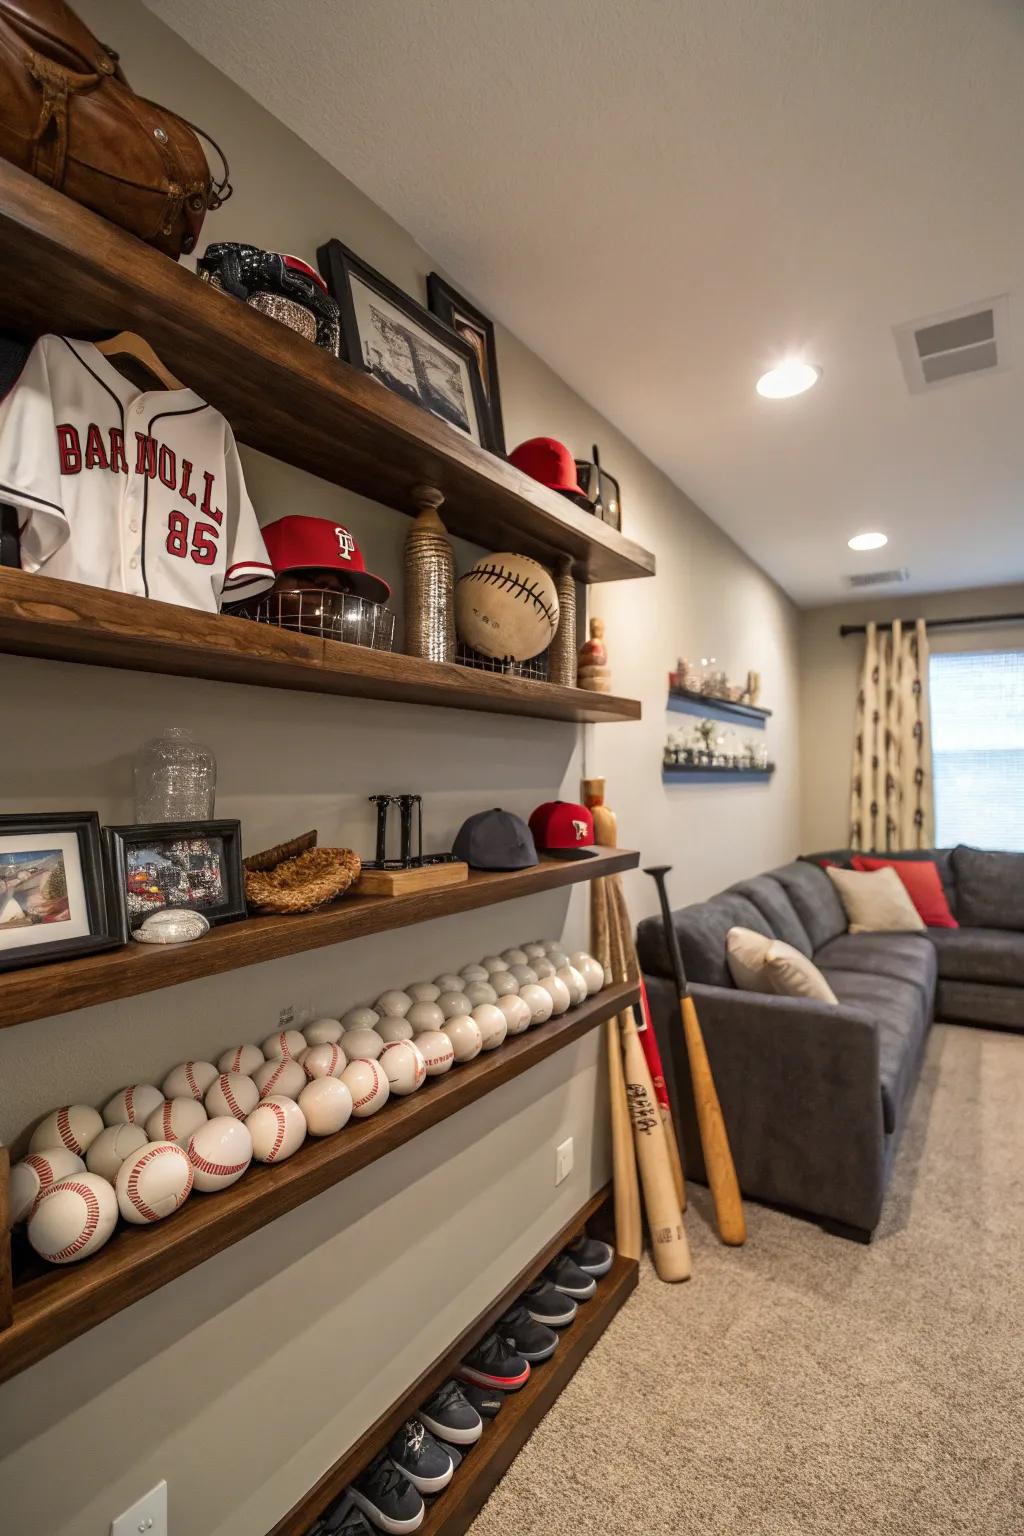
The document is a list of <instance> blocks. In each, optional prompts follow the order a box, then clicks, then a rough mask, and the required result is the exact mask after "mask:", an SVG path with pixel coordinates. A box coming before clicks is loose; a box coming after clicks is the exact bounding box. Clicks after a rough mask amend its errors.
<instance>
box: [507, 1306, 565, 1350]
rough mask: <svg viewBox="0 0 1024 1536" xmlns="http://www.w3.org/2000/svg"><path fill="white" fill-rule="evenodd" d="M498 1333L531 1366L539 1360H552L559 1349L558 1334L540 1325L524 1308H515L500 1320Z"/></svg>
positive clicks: (544, 1325) (543, 1324) (542, 1324)
mask: <svg viewBox="0 0 1024 1536" xmlns="http://www.w3.org/2000/svg"><path fill="white" fill-rule="evenodd" d="M495 1326H496V1327H497V1330H498V1332H499V1333H500V1334H501V1336H502V1338H503V1339H508V1341H509V1343H510V1344H511V1345H512V1346H513V1347H514V1349H515V1350H516V1352H517V1353H518V1354H520V1355H522V1357H523V1359H524V1360H529V1361H530V1362H531V1364H533V1363H534V1362H536V1361H538V1360H550V1358H551V1356H552V1355H553V1354H554V1352H555V1350H556V1349H557V1348H558V1334H557V1333H555V1332H554V1330H553V1329H551V1328H549V1327H547V1325H546V1324H545V1323H538V1322H536V1321H535V1319H534V1318H533V1317H531V1315H530V1313H529V1312H527V1310H526V1308H525V1307H524V1306H521V1305H520V1306H515V1307H513V1308H512V1309H511V1311H509V1312H506V1313H505V1316H504V1317H501V1318H499V1319H498V1322H497V1324H496V1325H495Z"/></svg>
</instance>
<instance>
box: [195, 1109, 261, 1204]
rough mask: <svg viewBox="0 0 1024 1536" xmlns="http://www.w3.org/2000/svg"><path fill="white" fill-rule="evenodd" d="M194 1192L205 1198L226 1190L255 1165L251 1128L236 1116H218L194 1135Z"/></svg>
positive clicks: (208, 1121)
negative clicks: (250, 1165)
mask: <svg viewBox="0 0 1024 1536" xmlns="http://www.w3.org/2000/svg"><path fill="white" fill-rule="evenodd" d="M188 1160H189V1162H190V1163H191V1164H192V1167H193V1170H194V1178H195V1188H196V1189H201V1190H202V1191H203V1192H204V1194H210V1193H212V1191H213V1190H215V1189H227V1187H228V1185H229V1184H234V1183H235V1182H236V1180H238V1179H240V1178H241V1177H242V1174H243V1173H244V1172H245V1170H246V1169H247V1168H248V1166H249V1164H250V1163H251V1162H252V1137H251V1136H250V1134H249V1127H248V1126H247V1125H246V1124H245V1123H244V1122H243V1121H241V1120H236V1119H235V1117H234V1116H233V1115H218V1116H217V1118H216V1119H214V1120H207V1122H206V1124H205V1125H201V1126H200V1127H199V1129H198V1131H194V1132H193V1133H192V1136H191V1138H190V1139H189V1144H188Z"/></svg>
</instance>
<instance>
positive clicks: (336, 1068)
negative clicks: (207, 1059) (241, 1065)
mask: <svg viewBox="0 0 1024 1536" xmlns="http://www.w3.org/2000/svg"><path fill="white" fill-rule="evenodd" d="M299 1065H300V1066H301V1068H302V1070H303V1072H305V1074H306V1076H307V1077H308V1078H309V1081H310V1082H312V1081H313V1079H314V1078H315V1077H340V1076H341V1074H342V1073H343V1072H344V1070H345V1068H346V1067H347V1066H348V1057H347V1056H346V1055H345V1052H344V1051H343V1050H342V1048H341V1046H340V1045H310V1046H307V1047H306V1049H305V1050H304V1051H303V1053H302V1055H301V1056H300V1057H299ZM264 1097H266V1095H264ZM258 1155H259V1154H258V1153H257V1156H258Z"/></svg>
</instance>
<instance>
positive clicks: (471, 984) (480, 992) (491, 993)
mask: <svg viewBox="0 0 1024 1536" xmlns="http://www.w3.org/2000/svg"><path fill="white" fill-rule="evenodd" d="M465 992H466V996H467V997H468V998H469V1000H470V1002H471V1003H472V1004H473V1007H474V1008H476V1007H477V1006H478V1005H479V1004H480V1003H496V1002H497V1001H498V994H497V991H496V990H495V988H494V987H492V986H491V983H490V981H467V982H466V987H465Z"/></svg>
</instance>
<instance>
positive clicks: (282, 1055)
mask: <svg viewBox="0 0 1024 1536" xmlns="http://www.w3.org/2000/svg"><path fill="white" fill-rule="evenodd" d="M305 1049H306V1037H305V1035H303V1034H300V1032H299V1031H298V1030H297V1029H279V1030H278V1031H277V1032H276V1034H273V1035H268V1036H267V1038H266V1039H265V1040H264V1041H263V1043H262V1044H261V1046H260V1050H261V1051H262V1052H263V1054H264V1056H265V1057H266V1058H267V1060H268V1061H289V1060H291V1059H293V1058H294V1059H295V1060H296V1061H297V1060H298V1058H299V1057H300V1056H301V1055H302V1052H303V1051H304V1050H305Z"/></svg>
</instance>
